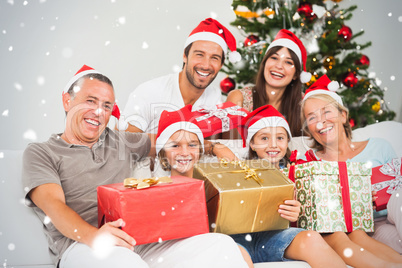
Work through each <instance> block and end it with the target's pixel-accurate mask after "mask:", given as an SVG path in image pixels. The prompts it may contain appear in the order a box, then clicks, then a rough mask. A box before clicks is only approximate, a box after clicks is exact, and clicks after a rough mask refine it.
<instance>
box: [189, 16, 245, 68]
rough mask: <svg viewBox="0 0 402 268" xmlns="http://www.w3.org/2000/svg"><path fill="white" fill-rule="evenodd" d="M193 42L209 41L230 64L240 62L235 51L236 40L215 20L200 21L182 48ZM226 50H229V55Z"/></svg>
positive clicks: (238, 55)
mask: <svg viewBox="0 0 402 268" xmlns="http://www.w3.org/2000/svg"><path fill="white" fill-rule="evenodd" d="M195 41H211V42H214V43H217V44H218V45H219V46H220V47H221V48H222V50H223V52H224V53H225V55H228V57H229V61H230V62H232V63H235V62H238V61H240V60H241V56H240V53H239V52H237V51H236V39H235V38H234V36H233V34H232V33H231V32H230V31H229V30H228V29H227V28H226V27H225V26H223V25H222V24H221V23H220V22H219V21H217V20H214V19H212V18H207V19H205V20H203V21H201V22H200V24H199V25H198V26H197V27H195V29H194V30H193V31H192V32H191V33H190V35H189V36H188V37H187V40H186V42H185V44H184V48H186V47H187V46H188V45H189V44H191V43H193V42H195ZM228 48H229V50H230V51H229V53H228Z"/></svg>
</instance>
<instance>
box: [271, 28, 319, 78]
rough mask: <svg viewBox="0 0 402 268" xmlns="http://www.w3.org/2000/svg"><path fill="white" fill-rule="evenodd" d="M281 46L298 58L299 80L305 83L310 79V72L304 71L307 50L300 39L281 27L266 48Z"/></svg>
mask: <svg viewBox="0 0 402 268" xmlns="http://www.w3.org/2000/svg"><path fill="white" fill-rule="evenodd" d="M277 46H282V47H286V48H288V49H290V50H292V51H293V52H294V53H295V54H296V55H297V57H298V58H299V61H300V64H301V67H302V72H301V74H300V81H301V82H302V83H307V82H309V81H310V79H311V73H309V72H306V61H307V51H306V48H305V47H304V45H303V43H302V41H300V39H299V38H297V36H296V35H295V34H294V33H292V32H291V31H289V30H286V29H282V30H280V31H279V32H278V34H277V35H276V36H275V39H274V41H272V43H271V44H270V45H269V47H268V49H267V50H266V51H268V50H270V49H271V48H272V47H277Z"/></svg>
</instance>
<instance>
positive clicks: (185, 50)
mask: <svg viewBox="0 0 402 268" xmlns="http://www.w3.org/2000/svg"><path fill="white" fill-rule="evenodd" d="M192 46H193V43H190V44H189V45H188V46H186V48H185V49H184V55H185V56H186V58H188V54H189V53H190V49H191V47H192ZM223 63H225V52H224V51H223V49H222V60H221V64H222V65H223ZM184 65H186V64H185V63H184V62H183V66H182V67H181V68H182V69H184Z"/></svg>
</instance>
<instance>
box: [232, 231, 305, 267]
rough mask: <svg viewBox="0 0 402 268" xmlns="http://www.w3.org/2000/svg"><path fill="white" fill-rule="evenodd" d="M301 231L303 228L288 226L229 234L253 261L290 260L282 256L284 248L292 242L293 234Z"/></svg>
mask: <svg viewBox="0 0 402 268" xmlns="http://www.w3.org/2000/svg"><path fill="white" fill-rule="evenodd" d="M302 231H305V230H304V229H301V228H288V229H284V230H274V231H265V232H258V233H247V234H235V235H230V236H231V237H232V238H233V239H234V240H235V241H236V243H238V244H239V245H241V246H243V247H244V248H245V249H246V250H247V251H248V253H249V254H250V256H251V259H252V261H253V263H258V262H275V261H290V259H286V258H285V257H284V254H285V250H286V249H287V247H288V246H289V245H290V243H292V241H293V239H294V238H295V236H296V235H297V234H298V233H300V232H302Z"/></svg>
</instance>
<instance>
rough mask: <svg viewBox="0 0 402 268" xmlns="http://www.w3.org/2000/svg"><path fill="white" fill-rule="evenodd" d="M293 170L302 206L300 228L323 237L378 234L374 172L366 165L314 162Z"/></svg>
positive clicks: (297, 194)
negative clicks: (339, 233) (373, 189)
mask: <svg viewBox="0 0 402 268" xmlns="http://www.w3.org/2000/svg"><path fill="white" fill-rule="evenodd" d="M293 170H294V174H288V175H289V177H292V175H294V178H295V185H296V196H297V200H298V201H299V202H300V203H301V213H300V216H299V219H298V221H297V226H298V227H300V228H304V229H307V230H314V231H318V232H320V233H332V232H336V231H343V232H351V231H353V230H356V229H361V230H364V231H366V232H373V231H374V223H373V204H372V194H371V182H370V177H371V169H370V168H368V167H367V166H366V165H365V164H364V163H357V162H324V161H323V162H321V161H313V162H308V163H304V164H299V165H296V166H294V169H293ZM287 172H288V170H287V169H285V170H284V173H285V174H286V173H287Z"/></svg>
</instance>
